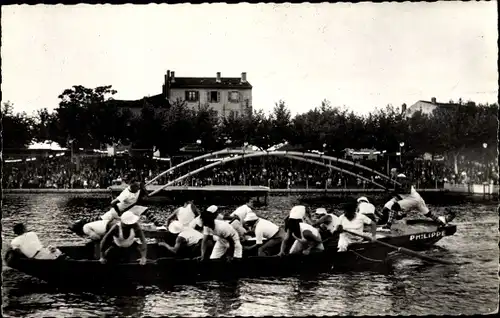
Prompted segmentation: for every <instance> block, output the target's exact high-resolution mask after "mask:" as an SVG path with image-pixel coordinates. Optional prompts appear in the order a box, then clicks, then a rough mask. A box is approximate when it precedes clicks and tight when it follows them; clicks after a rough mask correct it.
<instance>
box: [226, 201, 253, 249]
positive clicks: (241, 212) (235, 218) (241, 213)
mask: <svg viewBox="0 0 500 318" xmlns="http://www.w3.org/2000/svg"><path fill="white" fill-rule="evenodd" d="M252 207H253V204H252V200H251V199H250V200H248V202H247V203H246V204H243V205H242V206H240V207H238V208H237V209H236V210H234V211H233V213H231V214H230V215H229V224H231V226H232V227H233V228H234V229H235V230H236V231H237V232H238V235H239V236H240V240H241V241H244V240H245V234H246V233H247V231H246V229H245V228H244V227H243V222H244V220H245V217H246V216H247V214H248V213H250V212H252Z"/></svg>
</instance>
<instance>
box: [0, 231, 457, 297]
mask: <svg viewBox="0 0 500 318" xmlns="http://www.w3.org/2000/svg"><path fill="white" fill-rule="evenodd" d="M455 232H456V226H455V225H449V226H447V227H445V228H441V229H437V227H436V228H434V229H432V230H428V231H422V232H415V233H413V234H404V235H396V236H391V235H388V236H386V237H384V238H380V239H379V240H380V241H384V242H386V243H390V244H393V245H396V246H399V247H406V248H411V249H414V250H423V249H426V248H428V247H430V246H432V245H433V244H435V243H436V242H437V241H439V240H440V239H442V238H443V237H445V236H449V235H453V234H454V233H455ZM325 245H326V246H325V251H323V252H320V253H312V254H309V255H286V256H283V257H279V256H263V257H259V256H252V255H251V254H244V257H243V258H242V259H239V260H237V259H234V260H232V261H231V262H227V261H225V260H208V261H198V260H195V259H193V258H182V259H180V258H175V257H172V256H171V255H169V254H168V251H167V250H166V249H164V248H162V247H161V246H159V245H157V244H148V262H147V264H145V265H140V264H138V262H137V259H138V258H139V254H138V252H136V251H131V253H130V256H129V259H128V261H126V262H122V263H106V264H101V263H100V262H99V261H98V260H95V259H94V257H93V256H94V255H93V254H94V246H93V244H87V245H83V246H60V247H59V249H60V250H61V251H62V252H63V253H64V254H65V255H66V256H67V258H65V259H57V260H36V259H28V258H26V257H23V256H20V255H19V254H18V253H16V252H12V251H11V252H8V253H6V255H5V262H6V264H7V266H9V267H11V268H14V269H17V270H19V271H21V272H23V273H26V274H28V275H31V276H34V277H36V278H39V279H41V280H44V281H46V282H49V283H52V284H56V285H58V286H61V287H78V288H96V287H104V286H112V287H116V286H122V285H135V284H139V285H157V284H164V283H184V282H195V281H203V280H211V279H226V278H236V277H255V276H259V277H265V276H267V277H269V276H281V275H291V274H296V273H302V272H311V271H314V272H318V271H320V272H323V271H332V270H337V271H351V270H377V269H378V270H379V269H381V268H383V269H387V266H388V265H390V262H388V255H389V253H390V252H392V251H393V250H392V249H391V248H389V247H387V246H383V245H381V244H378V243H375V242H362V243H356V244H353V245H352V246H351V247H350V249H349V250H348V251H346V252H337V249H336V242H334V240H332V243H328V244H325Z"/></svg>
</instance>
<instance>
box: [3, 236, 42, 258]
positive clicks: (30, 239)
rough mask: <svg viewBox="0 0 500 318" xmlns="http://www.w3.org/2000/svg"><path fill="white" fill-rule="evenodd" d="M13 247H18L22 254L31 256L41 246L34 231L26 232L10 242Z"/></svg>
mask: <svg viewBox="0 0 500 318" xmlns="http://www.w3.org/2000/svg"><path fill="white" fill-rule="evenodd" d="M10 245H11V246H12V248H13V249H19V250H20V251H21V253H23V254H24V256H26V257H28V258H33V257H34V256H35V254H36V253H37V252H38V251H39V250H41V249H42V248H43V245H42V243H41V242H40V240H39V239H38V236H37V235H36V233H35V232H26V233H24V234H22V235H19V236H18V237H16V238H15V239H13V240H12V241H11V242H10Z"/></svg>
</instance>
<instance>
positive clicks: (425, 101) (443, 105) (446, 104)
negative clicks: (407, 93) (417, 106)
mask: <svg viewBox="0 0 500 318" xmlns="http://www.w3.org/2000/svg"><path fill="white" fill-rule="evenodd" d="M419 102H421V103H426V104H430V105H435V106H438V107H458V106H460V105H459V104H455V103H439V102H435V103H433V102H430V101H427V100H419Z"/></svg>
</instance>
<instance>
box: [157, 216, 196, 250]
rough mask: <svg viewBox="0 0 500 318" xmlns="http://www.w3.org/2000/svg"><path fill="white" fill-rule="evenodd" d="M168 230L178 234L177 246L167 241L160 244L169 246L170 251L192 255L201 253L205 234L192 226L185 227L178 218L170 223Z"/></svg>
mask: <svg viewBox="0 0 500 318" xmlns="http://www.w3.org/2000/svg"><path fill="white" fill-rule="evenodd" d="M168 231H169V232H170V233H172V234H174V235H176V236H177V238H176V240H175V246H171V245H169V244H168V243H166V242H160V243H158V245H160V246H163V247H165V248H167V249H168V250H169V251H170V252H172V253H174V254H177V255H188V256H190V255H200V254H201V241H202V239H203V234H201V233H200V232H198V231H196V230H194V229H192V228H190V227H185V226H184V225H183V224H182V223H181V222H180V221H177V220H175V221H172V222H171V223H170V224H169V226H168Z"/></svg>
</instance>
